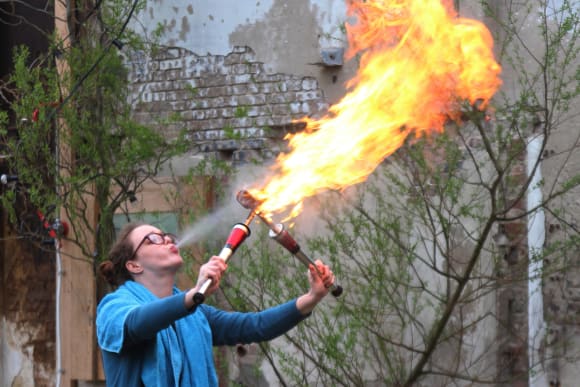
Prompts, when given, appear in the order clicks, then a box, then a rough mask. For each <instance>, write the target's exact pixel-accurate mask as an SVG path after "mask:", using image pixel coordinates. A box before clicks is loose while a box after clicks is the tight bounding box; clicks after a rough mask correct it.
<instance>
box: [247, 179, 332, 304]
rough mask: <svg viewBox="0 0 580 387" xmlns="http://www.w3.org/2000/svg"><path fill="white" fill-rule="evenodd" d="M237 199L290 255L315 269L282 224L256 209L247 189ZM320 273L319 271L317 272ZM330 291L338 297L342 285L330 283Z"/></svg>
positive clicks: (312, 262) (257, 202)
mask: <svg viewBox="0 0 580 387" xmlns="http://www.w3.org/2000/svg"><path fill="white" fill-rule="evenodd" d="M236 199H237V201H238V202H239V203H240V204H241V205H242V207H244V208H246V209H249V210H251V212H250V216H252V214H254V215H257V216H258V217H259V218H260V219H262V221H263V222H264V223H266V225H267V226H268V227H269V228H270V232H269V233H268V234H269V236H270V238H272V239H274V240H275V241H276V242H278V243H279V244H280V245H282V247H284V248H285V249H286V250H288V251H289V252H290V253H291V254H292V255H294V256H295V257H296V258H297V259H298V260H299V261H300V262H302V263H303V264H304V265H305V266H306V267H309V266H310V265H313V266H314V268H315V269H316V271H317V272H318V268H317V267H316V264H315V263H314V261H313V260H312V259H310V258H309V257H308V256H307V255H306V254H304V252H303V251H302V250H301V249H300V245H298V243H297V242H296V240H295V239H294V238H292V236H291V235H290V233H289V232H288V231H287V230H286V229H284V226H283V225H282V224H276V223H274V222H272V221H271V220H270V219H269V218H268V217H266V216H264V215H263V214H260V212H258V211H257V210H256V209H257V208H258V206H259V204H260V202H259V201H258V200H257V199H256V198H254V197H253V196H252V194H250V193H249V192H248V191H246V190H241V191H239V192H238V194H237V195H236ZM318 274H319V275H320V272H318ZM330 293H331V294H332V295H333V296H335V297H338V296H340V295H341V294H342V287H341V286H339V285H336V284H332V286H331V290H330Z"/></svg>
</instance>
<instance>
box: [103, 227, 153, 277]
mask: <svg viewBox="0 0 580 387" xmlns="http://www.w3.org/2000/svg"><path fill="white" fill-rule="evenodd" d="M143 225H144V223H128V224H126V225H125V226H124V227H123V228H122V229H121V231H120V232H119V235H118V236H117V240H116V241H115V243H114V244H113V246H111V250H109V255H108V257H107V260H105V261H103V262H101V264H100V265H99V272H100V273H101V276H102V277H103V278H104V279H105V281H107V282H108V283H109V284H110V285H113V286H115V287H116V286H120V285H122V284H124V283H125V281H128V280H131V279H132V278H131V274H130V273H129V271H128V270H127V268H126V267H125V264H126V263H127V261H128V260H129V258H131V255H133V248H134V247H133V244H132V243H131V241H130V240H129V238H128V237H129V234H131V232H133V230H135V229H136V228H137V227H139V226H143Z"/></svg>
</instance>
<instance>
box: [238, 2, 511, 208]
mask: <svg viewBox="0 0 580 387" xmlns="http://www.w3.org/2000/svg"><path fill="white" fill-rule="evenodd" d="M348 13H349V16H350V17H351V18H352V19H353V20H356V24H354V25H347V34H348V40H349V47H350V48H349V52H348V53H347V56H348V57H349V58H352V57H353V56H354V55H357V54H358V55H359V56H360V68H359V70H358V73H357V75H356V76H355V77H354V78H353V79H351V80H350V81H349V82H348V83H347V85H346V86H347V89H348V92H347V93H346V95H345V96H344V97H343V99H342V100H341V101H340V102H339V103H337V104H336V105H333V106H331V107H330V109H329V111H328V113H327V114H326V115H325V116H324V117H322V118H320V119H311V118H304V119H303V121H304V122H305V123H306V129H305V131H304V132H301V133H298V134H295V135H289V136H287V139H288V140H289V149H290V150H289V152H287V153H282V154H280V155H279V157H278V158H277V160H276V163H275V164H274V166H273V173H272V175H271V177H270V178H269V180H267V181H266V182H265V184H264V185H263V186H262V187H260V188H250V189H249V190H248V191H249V192H250V193H251V195H252V196H253V197H255V198H256V199H258V200H259V201H260V203H261V204H260V206H259V207H258V208H257V210H258V211H260V212H261V213H264V214H273V213H279V212H281V211H284V210H287V209H288V208H289V207H290V206H293V210H292V213H291V214H290V216H289V217H294V216H296V215H298V213H299V212H300V210H301V204H302V202H303V201H304V199H306V198H308V197H310V196H313V195H315V194H317V193H320V192H322V191H325V190H340V189H344V188H346V187H348V186H351V185H354V184H357V183H360V182H362V181H364V180H366V178H367V177H368V176H369V175H370V174H371V173H372V172H373V171H374V169H375V168H376V167H377V166H378V165H379V164H380V163H381V162H382V161H383V160H384V159H385V158H386V157H388V156H389V155H390V154H392V153H393V152H395V151H396V150H397V149H398V148H399V147H400V146H401V145H402V144H403V142H404V141H405V139H406V138H407V137H408V136H410V135H414V136H415V137H420V136H424V135H426V134H429V133H433V132H435V133H437V132H441V131H442V130H443V127H444V125H445V123H446V122H447V121H448V120H450V119H452V120H459V111H460V107H461V104H462V103H464V102H465V101H469V102H470V103H471V104H472V105H475V104H476V103H477V106H478V107H479V108H481V109H483V108H485V107H486V105H487V104H488V103H489V101H490V99H491V98H492V96H493V94H494V93H495V92H496V90H497V89H498V88H499V86H500V85H501V80H500V79H499V73H500V71H501V68H500V66H499V65H498V64H497V63H496V61H495V59H494V56H493V39H492V36H491V34H490V33H489V31H488V30H487V28H486V27H485V26H484V25H483V24H482V23H480V22H478V21H476V20H471V19H466V18H461V17H458V15H457V13H456V12H455V10H454V9H453V6H452V4H450V2H449V1H444V0H367V1H363V0H356V1H354V0H353V1H351V2H350V4H349V9H348Z"/></svg>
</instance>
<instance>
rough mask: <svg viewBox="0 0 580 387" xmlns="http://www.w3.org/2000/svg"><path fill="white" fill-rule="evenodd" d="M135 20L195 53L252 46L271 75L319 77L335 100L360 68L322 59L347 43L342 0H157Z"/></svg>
mask: <svg viewBox="0 0 580 387" xmlns="http://www.w3.org/2000/svg"><path fill="white" fill-rule="evenodd" d="M137 19H138V20H139V22H138V23H135V24H134V28H136V30H137V31H142V32H143V33H144V34H151V32H152V30H154V29H155V28H157V26H158V25H161V26H163V27H164V35H163V38H162V43H163V44H166V45H167V46H170V47H181V48H184V49H186V50H189V51H191V52H192V53H195V54H197V55H206V54H210V55H227V54H229V53H230V52H231V51H232V48H233V47H234V46H248V47H250V48H251V49H252V51H253V52H254V53H255V61H257V62H260V63H262V64H263V66H264V70H265V71H266V72H267V73H269V74H277V73H284V74H294V75H297V76H311V77H315V78H316V79H317V80H318V82H319V84H320V87H321V89H322V90H323V91H324V93H325V96H326V98H328V101H329V102H331V103H334V102H336V101H337V100H338V98H340V97H341V96H342V95H343V93H344V82H345V81H347V80H348V79H349V78H350V77H351V76H352V74H353V72H354V71H355V69H356V62H355V61H351V62H348V63H345V64H344V65H343V66H328V65H325V64H324V60H323V53H327V52H333V51H332V50H334V49H344V48H346V46H347V42H346V38H345V35H344V27H343V25H344V22H345V20H346V2H345V1H343V0H293V1H286V0H265V1H255V2H250V1H239V0H220V1H212V2H207V1H204V0H194V1H182V0H155V1H150V2H149V4H148V6H147V10H146V11H145V12H142V13H141V14H140V15H138V17H137ZM337 61H338V62H342V58H337Z"/></svg>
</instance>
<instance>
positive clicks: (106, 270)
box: [99, 260, 116, 285]
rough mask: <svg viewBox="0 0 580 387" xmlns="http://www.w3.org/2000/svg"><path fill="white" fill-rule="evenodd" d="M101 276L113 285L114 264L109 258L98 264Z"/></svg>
mask: <svg viewBox="0 0 580 387" xmlns="http://www.w3.org/2000/svg"><path fill="white" fill-rule="evenodd" d="M99 271H100V273H101V276H102V277H103V278H104V279H105V281H107V282H108V283H109V284H111V285H115V282H116V281H115V265H114V264H113V262H111V261H110V260H106V261H103V262H101V264H100V265H99Z"/></svg>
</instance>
